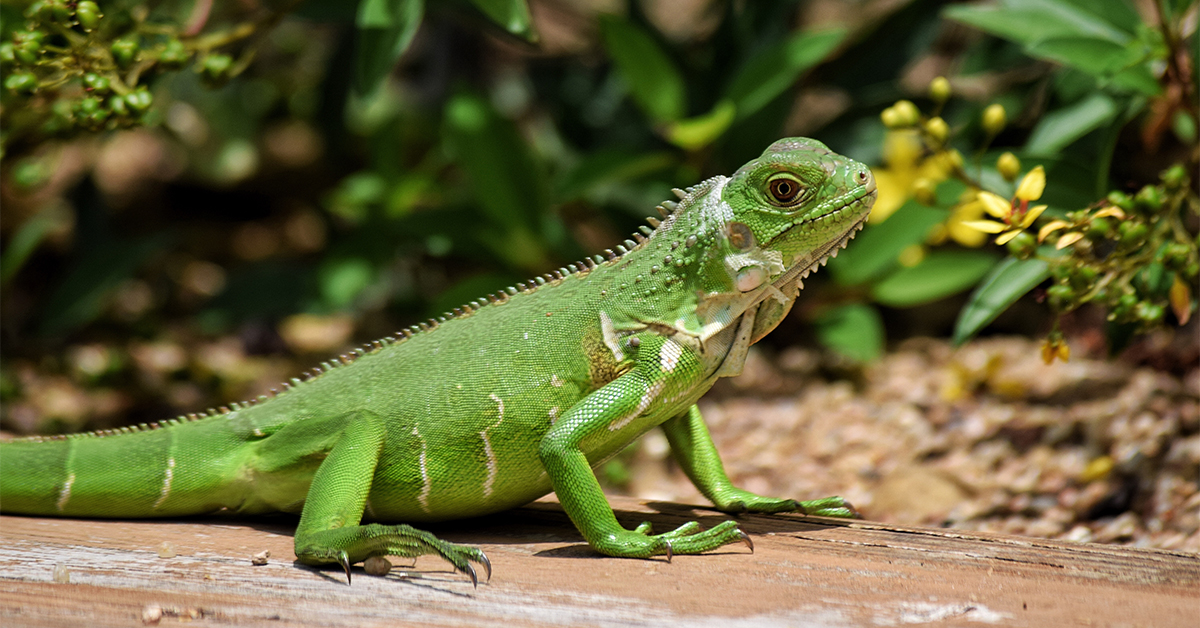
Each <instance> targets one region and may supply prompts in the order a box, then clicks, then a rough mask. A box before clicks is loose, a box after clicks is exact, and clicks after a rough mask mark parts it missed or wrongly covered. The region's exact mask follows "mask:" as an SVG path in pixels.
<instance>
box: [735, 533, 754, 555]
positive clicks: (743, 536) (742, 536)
mask: <svg viewBox="0 0 1200 628" xmlns="http://www.w3.org/2000/svg"><path fill="white" fill-rule="evenodd" d="M737 532H738V538H739V539H741V540H742V542H743V543H745V544H746V547H749V548H750V553H751V554H753V553H754V541H751V540H750V535H749V534H746V533H745V532H743V531H742V530H741V529H740V528H739V529H738V531H737Z"/></svg>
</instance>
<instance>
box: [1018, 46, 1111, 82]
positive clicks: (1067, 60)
mask: <svg viewBox="0 0 1200 628" xmlns="http://www.w3.org/2000/svg"><path fill="white" fill-rule="evenodd" d="M1026 52H1028V53H1029V55H1030V56H1033V57H1037V58H1038V59H1046V60H1049V61H1054V62H1056V63H1061V64H1063V65H1067V66H1071V67H1074V68H1079V69H1080V70H1083V71H1084V72H1087V73H1088V74H1091V75H1094V76H1104V75H1105V74H1108V73H1110V72H1115V71H1116V70H1118V69H1120V68H1121V66H1123V65H1125V63H1126V62H1127V60H1128V58H1129V51H1128V50H1127V49H1126V48H1125V46H1122V45H1121V44H1118V43H1116V42H1113V41H1109V40H1106V39H1096V38H1094V37H1051V38H1049V39H1043V40H1042V41H1039V42H1035V43H1033V44H1031V45H1030V46H1029V47H1028V48H1027V49H1026Z"/></svg>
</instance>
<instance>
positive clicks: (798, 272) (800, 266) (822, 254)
mask: <svg viewBox="0 0 1200 628" xmlns="http://www.w3.org/2000/svg"><path fill="white" fill-rule="evenodd" d="M874 199H875V190H874V189H873V188H872V189H871V190H870V191H869V192H868V193H867V194H865V195H863V196H860V197H858V198H856V199H853V200H851V201H849V202H847V203H846V204H844V205H842V206H841V207H839V208H837V209H835V210H833V211H832V212H830V213H828V214H825V215H824V216H821V217H820V218H815V219H813V220H810V221H806V222H816V221H819V220H824V219H827V218H829V217H831V216H836V215H837V214H838V213H840V212H842V211H845V210H846V209H847V208H850V207H854V206H857V205H859V204H860V203H864V202H867V203H870V204H874ZM869 215H870V212H868V213H866V214H863V216H862V217H861V218H859V219H858V221H857V222H855V223H854V224H853V225H851V226H850V228H849V229H847V230H846V231H845V232H844V233H843V234H842V235H841V237H839V238H837V239H836V240H830V241H829V242H828V243H826V244H824V245H822V246H821V247H819V248H817V249H816V250H814V251H812V252H811V253H810V254H809V255H807V256H805V259H803V260H800V261H798V262H797V261H793V263H792V267H791V268H789V269H787V270H786V271H784V272H783V274H782V275H780V276H779V277H778V278H777V279H776V280H775V281H772V282H771V285H772V286H773V287H774V288H775V289H776V290H780V289H782V288H783V287H784V286H786V285H788V284H789V283H791V282H793V281H796V280H797V279H799V280H800V281H803V280H804V279H805V278H807V277H808V276H809V275H810V274H811V273H813V272H815V271H816V270H817V267H818V266H824V265H825V264H827V263H829V259H830V258H833V257H837V255H838V252H839V251H841V250H842V249H844V248H846V245H847V244H849V243H850V240H853V239H854V236H856V235H858V232H859V231H862V230H863V227H865V226H866V224H867V217H868V216H869ZM801 224H803V223H801ZM800 287H801V288H803V287H804V286H803V284H801V286H800ZM772 292H773V291H772V290H768V291H767V294H770V293H772ZM765 296H766V295H765V294H764V297H765Z"/></svg>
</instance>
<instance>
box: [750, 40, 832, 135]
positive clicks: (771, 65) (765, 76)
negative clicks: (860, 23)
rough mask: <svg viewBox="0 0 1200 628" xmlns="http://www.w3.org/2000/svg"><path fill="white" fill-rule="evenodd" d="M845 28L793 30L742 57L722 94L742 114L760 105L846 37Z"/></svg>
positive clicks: (777, 93)
mask: <svg viewBox="0 0 1200 628" xmlns="http://www.w3.org/2000/svg"><path fill="white" fill-rule="evenodd" d="M846 33H847V31H846V30H845V29H832V30H826V31H809V32H803V33H797V34H795V35H793V36H791V37H789V38H787V39H785V40H784V41H782V42H779V43H778V44H775V45H773V46H770V47H768V48H766V49H764V50H761V51H759V52H758V53H757V54H755V55H754V56H752V57H751V58H750V59H749V60H747V61H746V64H745V65H744V66H743V67H742V68H741V69H740V70H739V71H738V73H737V74H736V76H735V78H734V80H733V82H732V83H731V84H730V85H729V89H728V91H727V92H726V98H728V99H729V100H731V101H733V104H734V105H735V106H736V107H737V117H738V118H739V119H740V118H745V117H746V116H749V115H751V114H753V113H754V112H756V111H758V110H759V109H762V108H763V106H765V105H766V104H767V103H769V102H771V101H772V100H773V99H774V98H775V97H776V96H778V95H780V94H782V93H783V92H784V90H786V89H787V88H788V87H790V86H791V85H792V84H793V83H795V82H796V79H797V78H799V76H800V74H801V73H803V72H804V71H805V70H807V69H809V68H811V67H813V66H815V65H816V64H817V63H819V62H820V61H821V60H822V59H824V58H825V57H826V56H827V55H828V54H829V53H830V52H832V51H833V50H834V49H835V48H837V47H838V45H839V44H841V43H842V40H844V39H845V38H846Z"/></svg>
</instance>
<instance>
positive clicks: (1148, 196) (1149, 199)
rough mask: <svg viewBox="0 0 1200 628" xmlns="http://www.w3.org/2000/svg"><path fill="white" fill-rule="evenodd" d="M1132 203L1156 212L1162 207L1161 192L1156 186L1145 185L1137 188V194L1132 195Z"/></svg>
mask: <svg viewBox="0 0 1200 628" xmlns="http://www.w3.org/2000/svg"><path fill="white" fill-rule="evenodd" d="M1133 203H1134V204H1135V205H1137V206H1138V207H1140V208H1142V209H1145V210H1148V211H1151V212H1156V211H1158V210H1160V209H1162V194H1161V193H1159V191H1158V188H1157V187H1154V186H1153V185H1147V186H1146V187H1144V188H1142V189H1140V190H1138V193H1137V196H1135V197H1133Z"/></svg>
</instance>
